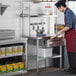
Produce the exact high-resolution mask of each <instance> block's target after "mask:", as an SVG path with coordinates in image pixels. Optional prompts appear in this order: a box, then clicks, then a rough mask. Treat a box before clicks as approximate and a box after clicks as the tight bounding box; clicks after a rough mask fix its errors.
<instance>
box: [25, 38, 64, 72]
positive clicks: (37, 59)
mask: <svg viewBox="0 0 76 76" xmlns="http://www.w3.org/2000/svg"><path fill="white" fill-rule="evenodd" d="M26 38H28V40H29V39H31V40H36V44H35V45H36V49H35V50H36V55H30V56H29V55H28V59H29V58H31V59H33V60H36V69H37V72H39V61H41V60H44V61H45V65H46V59H50V58H52V59H53V58H60V61H59V62H60V68H62V46H63V45H64V44H63V45H61V44H60V45H56V46H50V47H47V46H45V47H44V46H43V45H44V44H43V42H44V40H43V39H42V37H26ZM41 39H42V45H39V43H40V41H39V40H41ZM31 45H33V44H31ZM57 46H59V47H60V48H59V50H57V51H59V54H55V53H52V56H49V57H41V56H39V55H38V54H39V50H40V48H41V47H42V49H48V48H51V50H50V51H53V47H57ZM43 47H44V48H43ZM41 51H42V50H41Z"/></svg>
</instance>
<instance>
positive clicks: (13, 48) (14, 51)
mask: <svg viewBox="0 0 76 76" xmlns="http://www.w3.org/2000/svg"><path fill="white" fill-rule="evenodd" d="M12 50H13V55H16V54H18V46H13V47H12Z"/></svg>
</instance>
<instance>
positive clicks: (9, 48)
mask: <svg viewBox="0 0 76 76" xmlns="http://www.w3.org/2000/svg"><path fill="white" fill-rule="evenodd" d="M12 54H13V53H12V47H11V46H10V47H6V55H7V56H9V55H12Z"/></svg>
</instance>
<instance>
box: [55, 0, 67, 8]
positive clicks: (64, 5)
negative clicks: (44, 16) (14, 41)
mask: <svg viewBox="0 0 76 76" xmlns="http://www.w3.org/2000/svg"><path fill="white" fill-rule="evenodd" d="M55 6H56V7H57V8H58V7H61V6H63V7H66V4H65V1H58V2H57V3H56V4H55Z"/></svg>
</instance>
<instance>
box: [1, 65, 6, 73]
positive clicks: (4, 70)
mask: <svg viewBox="0 0 76 76" xmlns="http://www.w3.org/2000/svg"><path fill="white" fill-rule="evenodd" d="M3 73H6V65H0V74H3Z"/></svg>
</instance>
